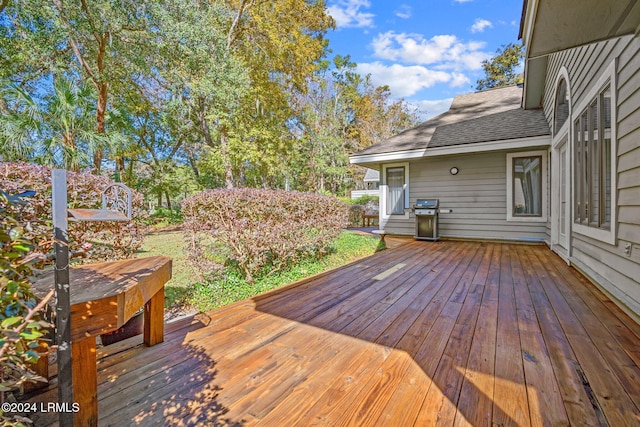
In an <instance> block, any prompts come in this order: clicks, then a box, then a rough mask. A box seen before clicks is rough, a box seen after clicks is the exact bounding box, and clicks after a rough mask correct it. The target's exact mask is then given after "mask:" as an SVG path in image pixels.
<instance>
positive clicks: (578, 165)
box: [571, 60, 617, 245]
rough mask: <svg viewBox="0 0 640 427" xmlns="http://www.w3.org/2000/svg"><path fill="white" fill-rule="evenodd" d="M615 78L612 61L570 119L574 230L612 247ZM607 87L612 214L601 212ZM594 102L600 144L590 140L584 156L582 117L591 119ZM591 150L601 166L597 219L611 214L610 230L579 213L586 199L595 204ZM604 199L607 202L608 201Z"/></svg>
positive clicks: (615, 149)
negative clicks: (605, 94) (581, 128)
mask: <svg viewBox="0 0 640 427" xmlns="http://www.w3.org/2000/svg"><path fill="white" fill-rule="evenodd" d="M615 77H616V60H613V61H612V62H611V63H610V64H609V66H608V67H607V68H606V69H605V71H604V73H603V74H602V75H601V76H600V78H599V79H598V80H597V81H596V83H595V84H594V85H593V86H592V87H591V89H590V90H589V92H587V93H586V95H585V96H584V98H583V99H582V100H581V101H580V102H579V103H578V104H577V106H576V108H575V109H574V111H576V112H577V113H576V114H575V117H571V119H572V121H571V131H572V135H571V150H572V152H573V169H574V171H573V173H572V174H571V175H572V176H571V180H572V183H571V187H572V194H571V202H572V204H573V209H574V212H573V215H572V220H571V224H572V229H573V231H574V232H576V233H578V234H581V235H584V236H588V237H591V238H593V239H596V240H599V241H602V242H605V243H609V244H611V245H615V244H616V229H617V215H616V214H617V209H616V206H617V169H616V163H617V162H616V159H617V134H616V132H617V118H616V117H617V115H616V107H617V100H616V79H615ZM607 88H608V90H609V91H610V94H611V98H610V99H611V101H610V103H611V105H610V109H611V111H610V114H611V118H610V120H611V123H610V126H611V127H610V135H607V136H609V137H610V138H609V139H610V151H609V155H610V158H609V162H608V163H609V165H608V172H609V174H610V176H609V183H610V184H609V185H610V187H609V188H610V206H609V209H610V210H609V212H607V211H606V208H605V209H604V210H603V209H602V206H603V203H606V202H604V201H603V196H605V195H606V194H605V190H604V188H606V186H605V185H604V182H605V180H606V179H607V178H606V177H604V176H600V175H601V174H602V173H603V172H605V171H607V168H606V165H605V163H604V161H605V160H606V158H605V157H606V156H605V150H604V141H605V131H604V128H603V126H600V125H601V124H602V125H604V121H605V120H606V117H605V114H604V111H603V105H602V104H601V102H600V99H601V96H602V94H603V93H605V92H606V90H607ZM594 102H597V103H598V111H597V115H598V125H599V126H598V129H597V132H598V140H597V144H598V145H597V146H595V145H594V144H593V142H592V141H591V139H589V141H587V142H586V153H584V150H585V146H584V145H585V144H584V143H585V142H584V141H579V138H580V129H579V127H580V126H581V125H582V123H581V120H582V119H583V117H585V114H586V117H587V120H589V118H590V117H591V115H592V111H591V106H592V105H593V104H594ZM600 119H601V120H600ZM590 128H591V124H590V123H587V129H590ZM583 135H584V133H583ZM590 150H591V151H594V150H595V152H596V153H597V155H598V156H599V158H600V160H599V162H598V164H599V165H600V167H599V168H598V180H599V183H598V185H597V187H598V193H599V194H598V206H599V209H598V217H599V218H600V219H601V218H602V217H603V216H605V215H606V214H607V213H608V215H609V218H610V221H609V228H605V227H602V225H601V221H600V220H599V221H598V223H597V225H596V224H594V223H593V221H591V220H592V219H593V216H592V212H585V213H584V220H583V217H582V213H581V212H580V211H579V210H578V207H579V202H582V201H584V200H586V198H587V197H588V198H589V202H590V203H594V201H593V200H594V195H593V194H591V192H592V191H591V190H592V189H593V188H594V183H593V182H591V181H592V177H593V176H594V175H593V171H592V170H587V169H583V167H584V166H585V165H587V166H588V167H589V169H591V168H593V164H594V162H593V160H592V158H591V157H592V156H590V155H589V154H590V153H589V151H590ZM585 154H586V160H585ZM591 154H592V153H591ZM581 174H586V177H583V176H581ZM583 179H585V182H584V185H583V183H582V180H583ZM585 187H586V189H587V190H588V191H587V192H586V193H585ZM604 200H606V198H605V199H604ZM587 206H589V205H587ZM580 209H582V208H580Z"/></svg>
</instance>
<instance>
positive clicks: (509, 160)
mask: <svg viewBox="0 0 640 427" xmlns="http://www.w3.org/2000/svg"><path fill="white" fill-rule="evenodd" d="M521 157H540V158H541V159H542V165H541V171H540V174H541V197H542V199H541V200H542V206H541V215H540V216H518V215H516V216H514V215H513V202H514V201H513V159H517V158H521ZM547 162H548V150H538V151H520V152H515V153H507V162H506V165H507V207H506V210H507V212H506V213H507V221H510V222H547V215H548V214H547V210H548V207H547V203H548V202H547V187H548V180H547V176H548V173H547Z"/></svg>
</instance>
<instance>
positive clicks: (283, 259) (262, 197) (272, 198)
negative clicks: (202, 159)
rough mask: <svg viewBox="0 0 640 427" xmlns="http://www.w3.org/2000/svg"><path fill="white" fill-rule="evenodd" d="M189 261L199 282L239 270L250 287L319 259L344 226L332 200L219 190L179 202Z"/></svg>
mask: <svg viewBox="0 0 640 427" xmlns="http://www.w3.org/2000/svg"><path fill="white" fill-rule="evenodd" d="M182 214H183V217H184V220H185V221H184V231H185V234H186V238H187V241H188V244H187V249H188V255H187V256H188V258H189V260H190V261H191V263H192V264H193V266H194V267H195V268H196V270H197V271H199V272H200V274H201V275H202V277H204V278H205V279H206V278H212V277H215V276H216V275H217V274H219V273H222V272H223V271H225V270H226V269H228V268H231V269H233V268H237V269H238V270H240V271H241V272H242V273H243V274H244V275H245V278H246V279H247V280H248V281H250V282H251V281H253V280H254V277H255V276H257V275H260V274H268V272H272V271H275V270H280V269H282V268H283V267H286V266H287V265H290V264H291V263H294V262H295V261H297V260H299V259H301V258H303V257H307V256H310V255H315V256H318V257H320V256H322V254H324V253H326V251H327V250H328V248H329V246H330V244H331V242H332V241H333V240H334V239H335V238H336V237H337V236H338V234H340V231H341V230H342V229H343V228H344V227H345V226H346V225H347V221H348V209H347V206H346V205H345V204H344V203H343V202H341V201H340V200H338V199H336V198H335V197H331V196H322V195H318V194H310V193H298V192H289V191H282V190H256V189H249V188H243V189H233V190H225V189H217V190H207V191H203V192H201V193H199V194H195V195H193V196H191V197H189V198H187V199H185V200H184V201H183V204H182Z"/></svg>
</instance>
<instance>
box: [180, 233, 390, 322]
mask: <svg viewBox="0 0 640 427" xmlns="http://www.w3.org/2000/svg"><path fill="white" fill-rule="evenodd" d="M379 243H380V240H379V239H377V238H375V237H371V236H364V235H361V234H356V233H352V232H349V231H343V232H342V233H341V234H340V235H339V236H338V238H337V239H336V240H334V241H333V242H332V244H331V250H330V251H329V254H328V255H327V256H325V257H323V258H322V259H320V260H318V259H317V258H315V257H309V258H305V259H302V260H300V261H298V262H296V263H295V264H293V265H291V266H289V267H288V268H286V269H284V270H282V271H279V272H277V273H275V274H272V275H269V276H263V277H260V278H257V279H256V281H255V282H254V283H249V282H247V281H246V280H244V279H243V278H242V277H241V276H239V275H238V274H236V273H234V272H230V273H228V274H227V275H225V276H224V277H221V278H219V279H217V280H214V281H211V282H206V283H196V284H194V285H193V286H191V287H190V288H189V291H188V294H187V296H186V299H185V303H186V304H188V305H191V306H193V307H195V308H196V309H197V310H198V311H201V312H203V311H207V310H213V309H215V308H218V307H221V306H223V305H227V304H231V303H233V302H236V301H239V300H241V299H244V298H250V297H252V296H255V295H257V294H260V293H263V292H266V291H269V290H271V289H275V288H277V287H280V286H284V285H287V284H289V283H293V282H295V281H297V280H301V279H304V278H306V277H309V276H312V275H314V274H319V273H321V272H323V271H326V270H329V269H332V268H336V267H339V266H342V265H345V264H347V263H350V262H353V261H355V260H356V259H359V258H363V257H366V256H369V255H373V254H374V253H375V252H377V251H378V250H379V249H380V247H379Z"/></svg>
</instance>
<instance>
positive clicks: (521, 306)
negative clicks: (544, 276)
mask: <svg viewBox="0 0 640 427" xmlns="http://www.w3.org/2000/svg"><path fill="white" fill-rule="evenodd" d="M511 271H512V278H513V287H514V291H515V302H516V309H517V316H518V329H519V330H520V340H521V346H522V356H523V357H522V359H523V363H524V373H525V381H526V387H527V393H528V399H529V413H530V416H531V425H532V426H547V425H552V426H567V425H569V418H568V416H567V412H566V410H565V408H564V403H563V401H562V395H561V394H560V388H559V386H558V383H557V380H556V377H555V374H554V371H553V366H552V365H551V361H550V359H549V355H548V351H547V347H546V344H545V342H544V338H543V336H542V331H541V330H540V324H539V322H538V318H537V316H536V312H535V309H534V307H533V303H532V301H531V296H530V294H529V289H528V287H527V281H526V278H525V275H524V270H523V268H522V264H521V262H520V259H519V257H517V256H513V257H511Z"/></svg>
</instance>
